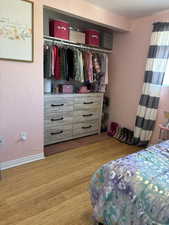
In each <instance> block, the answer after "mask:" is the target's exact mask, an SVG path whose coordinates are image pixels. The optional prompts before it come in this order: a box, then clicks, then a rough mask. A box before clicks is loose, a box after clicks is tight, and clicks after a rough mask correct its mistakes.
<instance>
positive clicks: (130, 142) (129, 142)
mask: <svg viewBox="0 0 169 225" xmlns="http://www.w3.org/2000/svg"><path fill="white" fill-rule="evenodd" d="M126 144H128V145H134V132H133V131H132V130H130V133H129V138H128V140H127V142H126Z"/></svg>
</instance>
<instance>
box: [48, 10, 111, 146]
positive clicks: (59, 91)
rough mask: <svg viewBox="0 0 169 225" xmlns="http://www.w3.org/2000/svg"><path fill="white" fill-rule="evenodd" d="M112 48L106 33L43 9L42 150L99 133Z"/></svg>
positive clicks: (94, 26) (75, 19)
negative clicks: (45, 147)
mask: <svg viewBox="0 0 169 225" xmlns="http://www.w3.org/2000/svg"><path fill="white" fill-rule="evenodd" d="M55 26H57V28H58V27H59V29H60V30H61V31H59V33H57V32H58V29H57V30H55ZM67 29H68V32H65V31H66V30H67ZM59 35H61V37H60V36H59ZM86 43H87V44H86ZM111 49H112V31H111V30H109V29H107V28H103V27H101V26H98V25H94V24H92V23H89V22H84V21H82V20H80V19H77V18H74V17H70V16H67V15H64V14H61V13H58V12H56V11H55V10H52V9H47V8H44V128H45V132H44V145H45V146H46V145H50V144H54V143H59V142H62V141H66V140H71V139H75V138H78V137H83V136H88V135H93V134H100V132H101V122H102V116H103V115H102V108H103V99H104V93H105V91H106V87H107V84H108V54H109V53H111Z"/></svg>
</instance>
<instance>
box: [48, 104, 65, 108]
mask: <svg viewBox="0 0 169 225" xmlns="http://www.w3.org/2000/svg"><path fill="white" fill-rule="evenodd" d="M51 106H52V107H60V106H64V104H59V105H55V104H51Z"/></svg>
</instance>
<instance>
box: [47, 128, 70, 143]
mask: <svg viewBox="0 0 169 225" xmlns="http://www.w3.org/2000/svg"><path fill="white" fill-rule="evenodd" d="M70 138H72V126H71V125H69V126H60V127H52V128H47V129H46V130H45V145H49V144H53V143H57V142H60V141H64V140H67V139H70Z"/></svg>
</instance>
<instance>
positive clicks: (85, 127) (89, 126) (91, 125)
mask: <svg viewBox="0 0 169 225" xmlns="http://www.w3.org/2000/svg"><path fill="white" fill-rule="evenodd" d="M91 127H92V125H90V126H87V127H82V129H89V128H91Z"/></svg>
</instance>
